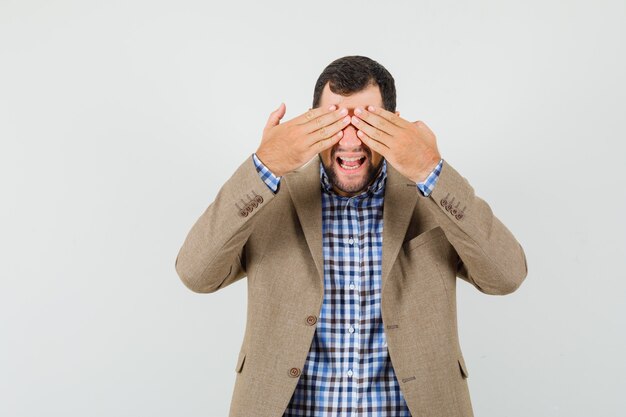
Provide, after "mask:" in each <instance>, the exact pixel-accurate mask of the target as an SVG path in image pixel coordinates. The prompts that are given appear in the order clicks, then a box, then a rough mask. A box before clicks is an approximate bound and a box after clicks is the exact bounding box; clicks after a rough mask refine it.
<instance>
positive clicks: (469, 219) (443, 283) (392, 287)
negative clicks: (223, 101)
mask: <svg viewBox="0 0 626 417" xmlns="http://www.w3.org/2000/svg"><path fill="white" fill-rule="evenodd" d="M387 169H388V171H387V184H386V189H385V202H384V210H383V213H384V214H383V225H384V227H383V265H382V296H381V297H382V298H381V311H382V319H383V323H384V326H385V332H386V337H387V346H388V350H389V355H390V357H391V361H392V364H393V367H394V370H395V373H396V376H397V378H398V383H399V384H400V387H401V389H402V393H403V394H404V397H405V400H406V402H407V405H408V407H409V409H410V411H411V414H412V415H414V416H428V417H461V416H462V417H471V416H473V411H472V405H471V401H470V394H469V389H468V383H467V377H468V368H467V366H466V364H465V361H464V358H463V354H462V351H461V347H460V344H459V338H458V330H457V313H456V283H457V279H456V278H457V277H459V278H461V279H463V280H465V281H467V282H469V283H471V284H472V285H474V286H475V287H476V288H477V289H478V290H479V291H482V292H483V293H486V294H493V295H504V294H509V293H511V292H513V291H515V290H516V289H517V288H518V287H519V286H520V284H521V283H522V281H524V278H525V277H526V274H527V272H528V271H527V265H526V256H525V254H524V250H523V249H522V247H521V245H520V244H519V243H518V242H517V240H516V239H515V237H514V236H513V235H512V234H511V232H510V231H509V230H508V229H507V228H506V227H505V226H504V225H503V224H502V223H501V222H500V220H498V218H497V217H495V216H494V214H493V213H492V210H491V208H490V207H489V205H488V204H487V203H486V202H485V201H484V200H482V199H481V198H480V197H477V196H476V195H475V194H474V189H473V188H472V186H471V185H470V184H469V183H468V181H467V180H466V179H465V178H464V177H462V176H461V175H460V174H459V173H458V172H457V171H456V170H455V169H454V168H453V167H452V166H451V165H450V164H449V163H448V162H447V161H445V160H444V163H443V167H442V171H441V173H440V175H439V179H438V181H437V184H436V185H435V188H434V190H433V192H432V193H431V194H430V195H429V196H428V197H424V196H423V195H422V194H421V193H420V192H419V191H418V190H417V188H416V186H415V183H414V182H412V181H410V180H408V179H407V178H406V177H404V176H402V175H401V174H400V173H399V172H398V171H397V170H396V169H395V168H394V167H393V166H391V164H387ZM321 210H322V207H321V188H320V176H319V160H318V158H317V157H315V158H314V159H312V160H311V162H309V163H308V164H306V165H304V166H303V167H301V168H300V169H298V170H296V171H293V172H290V173H289V174H287V175H285V176H284V177H283V178H282V180H281V184H280V188H279V190H278V192H277V193H276V194H274V193H272V191H271V190H270V189H269V188H268V187H267V186H266V185H265V183H264V182H263V181H262V180H261V178H260V177H259V175H258V173H257V171H256V168H255V166H254V161H253V159H252V156H250V157H249V158H248V159H246V160H245V161H244V162H243V163H242V164H241V165H240V166H239V168H238V169H237V170H236V171H235V173H234V174H233V175H232V177H231V178H230V179H229V180H228V181H226V183H225V184H224V185H223V186H222V188H221V189H220V191H219V192H218V194H217V196H216V198H215V200H214V201H213V202H212V203H211V204H210V205H209V207H208V208H207V209H206V211H205V212H204V213H203V214H202V215H201V216H200V217H199V218H198V220H197V221H196V223H195V224H194V225H193V227H192V229H191V230H190V232H189V234H188V235H187V238H186V239H185V242H184V243H183V245H182V247H181V249H180V251H179V253H178V256H177V258H176V262H175V267H176V271H177V273H178V275H179V276H180V278H181V280H182V281H183V283H184V284H185V285H186V286H187V287H188V288H189V289H191V290H192V291H195V292H199V293H211V292H215V291H217V290H219V289H221V288H224V287H226V286H228V285H230V284H232V283H233V282H235V281H237V280H239V279H241V278H243V277H246V276H247V278H248V279H247V286H248V308H247V324H246V329H245V336H244V339H243V341H242V344H241V349H240V352H239V357H238V359H237V364H236V366H235V371H236V372H237V375H236V381H235V387H234V391H233V396H232V401H231V406H230V414H229V416H230V417H280V416H282V414H283V412H284V411H285V409H286V407H287V405H288V402H289V400H290V399H291V396H292V394H293V392H294V389H295V387H296V384H297V382H298V377H299V376H300V374H301V370H302V369H303V366H304V363H305V360H306V358H307V354H308V352H309V348H310V346H311V342H312V340H313V335H314V332H315V327H316V326H315V323H316V318H317V317H318V315H319V313H320V311H321V306H322V300H323V294H324V288H323V284H324V279H323V278H324V277H323V268H322V263H323V260H322V213H321Z"/></svg>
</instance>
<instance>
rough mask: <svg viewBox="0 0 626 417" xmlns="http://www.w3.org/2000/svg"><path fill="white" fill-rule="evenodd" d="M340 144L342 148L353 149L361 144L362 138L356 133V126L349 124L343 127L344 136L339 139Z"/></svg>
mask: <svg viewBox="0 0 626 417" xmlns="http://www.w3.org/2000/svg"><path fill="white" fill-rule="evenodd" d="M338 145H339V146H340V147H342V148H346V149H352V148H355V147H359V146H361V139H359V137H358V136H357V135H356V128H355V127H354V126H353V125H351V124H350V125H348V126H347V127H346V128H345V129H343V136H342V137H341V139H340V140H339V143H338Z"/></svg>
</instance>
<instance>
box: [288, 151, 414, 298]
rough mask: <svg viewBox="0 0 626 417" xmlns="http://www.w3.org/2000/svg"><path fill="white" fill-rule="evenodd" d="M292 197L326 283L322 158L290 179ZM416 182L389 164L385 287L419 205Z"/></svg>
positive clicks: (311, 162)
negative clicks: (416, 205)
mask: <svg viewBox="0 0 626 417" xmlns="http://www.w3.org/2000/svg"><path fill="white" fill-rule="evenodd" d="M286 179H287V181H285V183H286V184H287V187H288V188H289V194H290V195H291V198H292V200H293V203H294V206H295V208H296V213H297V214H298V218H299V219H300V224H301V225H302V231H303V232H304V236H305V239H306V242H307V244H308V245H309V249H310V250H311V255H312V257H313V261H314V262H315V266H316V267H317V270H318V272H319V275H320V280H321V281H322V283H323V282H324V260H323V254H322V191H321V184H320V166H319V159H318V157H317V156H316V157H315V158H313V160H311V161H310V162H309V163H308V164H306V165H304V166H303V167H301V168H300V169H298V170H297V171H295V172H294V173H293V174H292V175H288V177H287V178H286ZM417 193H418V190H417V189H416V186H415V183H413V182H412V181H410V180H409V179H407V178H406V177H404V176H403V175H402V174H400V173H399V172H398V171H397V170H396V169H395V168H394V167H393V166H392V165H391V164H390V163H389V162H387V183H386V184H385V202H384V208H383V254H382V255H383V264H382V285H383V288H384V285H385V283H386V281H387V276H388V275H389V271H390V270H391V267H392V266H393V264H394V262H395V260H396V258H397V256H398V252H399V251H400V247H401V245H402V242H403V241H404V236H405V234H406V230H407V227H408V225H409V222H410V220H411V216H412V214H413V210H414V208H415V204H416V203H417V197H418V196H417Z"/></svg>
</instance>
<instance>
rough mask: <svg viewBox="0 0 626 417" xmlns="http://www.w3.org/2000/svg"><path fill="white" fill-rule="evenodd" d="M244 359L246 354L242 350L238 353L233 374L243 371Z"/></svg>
mask: <svg viewBox="0 0 626 417" xmlns="http://www.w3.org/2000/svg"><path fill="white" fill-rule="evenodd" d="M245 359H246V352H244V351H243V350H242V351H240V352H239V357H238V358H237V366H235V372H241V370H242V369H243V362H244V361H245Z"/></svg>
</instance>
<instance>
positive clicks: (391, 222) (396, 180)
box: [382, 162, 419, 289]
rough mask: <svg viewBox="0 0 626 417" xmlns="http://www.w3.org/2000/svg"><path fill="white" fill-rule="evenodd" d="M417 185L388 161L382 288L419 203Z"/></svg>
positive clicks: (384, 212)
mask: <svg viewBox="0 0 626 417" xmlns="http://www.w3.org/2000/svg"><path fill="white" fill-rule="evenodd" d="M418 192H419V191H418V190H417V186H416V185H415V183H414V182H412V181H411V180H409V179H408V178H406V177H405V176H403V175H402V174H400V173H399V172H398V171H397V170H396V169H395V168H394V167H393V166H392V165H391V164H390V163H389V162H387V184H386V185H385V203H384V208H383V265H382V268H383V269H382V288H383V289H384V288H385V283H386V282H387V279H388V278H387V276H388V275H389V271H391V267H392V266H393V264H394V263H395V260H396V258H397V257H398V252H399V251H400V247H401V246H402V243H403V242H404V236H405V234H406V230H407V227H408V225H409V222H410V221H411V217H412V215H413V210H414V208H415V204H416V203H417V197H418V196H417V193H418Z"/></svg>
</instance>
